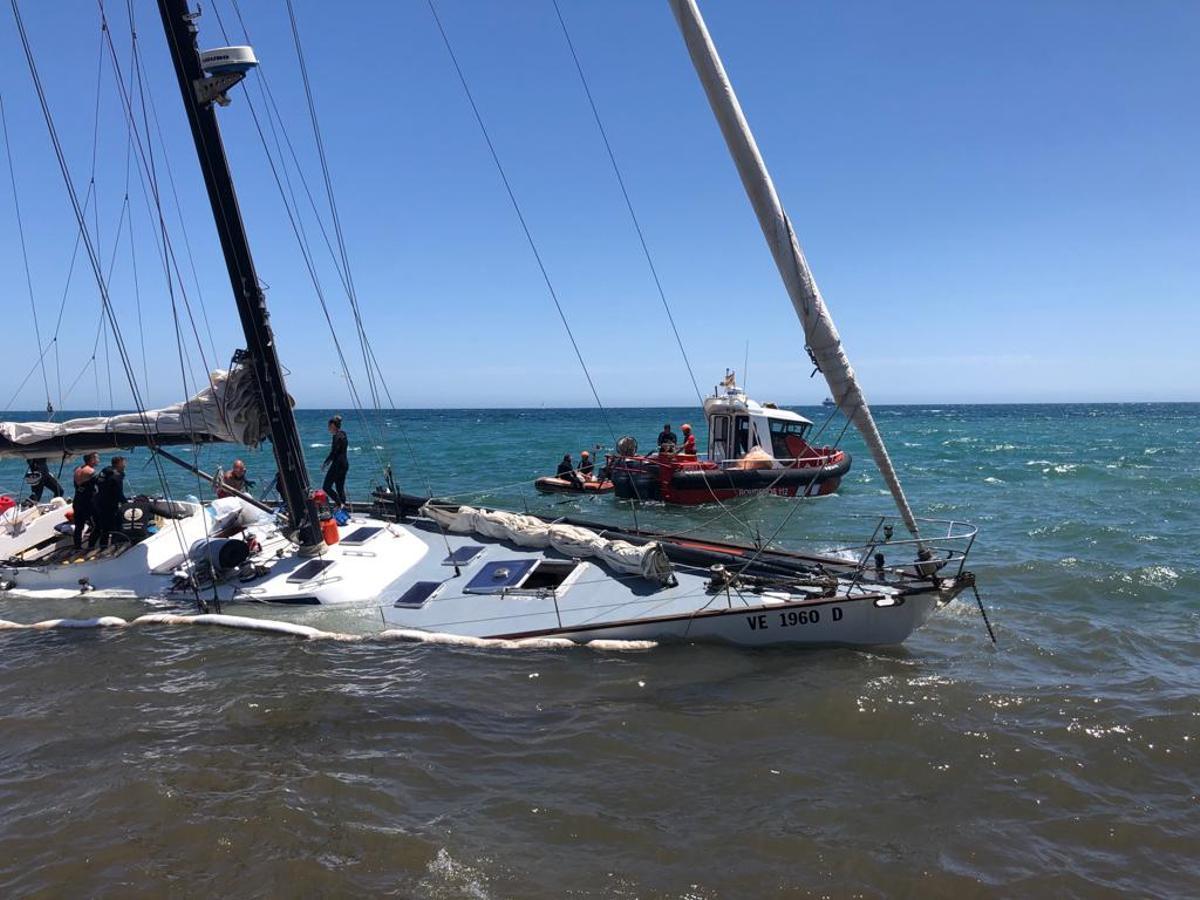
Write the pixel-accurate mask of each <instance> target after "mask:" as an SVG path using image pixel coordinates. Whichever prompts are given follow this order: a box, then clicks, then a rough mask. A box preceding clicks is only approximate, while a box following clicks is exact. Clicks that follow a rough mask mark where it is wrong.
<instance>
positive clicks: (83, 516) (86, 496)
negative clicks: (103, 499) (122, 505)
mask: <svg viewBox="0 0 1200 900" xmlns="http://www.w3.org/2000/svg"><path fill="white" fill-rule="evenodd" d="M98 465H100V454H99V453H88V454H87V455H86V456H84V457H83V462H81V463H80V464H79V465H77V466H76V467H75V475H74V477H73V479H72V480H73V481H74V483H75V499H74V500H73V501H72V502H71V508H72V510H73V511H74V514H73V517H72V521H73V522H74V523H75V535H74V544H75V549H76V550H79V549H80V548H81V547H82V546H83V529H85V528H90V529H91V530H92V534H91V536H90V537H89V538H88V549H91V548H92V547H95V546H96V542H97V541H99V540H100V530H99V529H98V528H97V527H96V522H95V516H96V466H98Z"/></svg>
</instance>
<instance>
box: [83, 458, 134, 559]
mask: <svg viewBox="0 0 1200 900" xmlns="http://www.w3.org/2000/svg"><path fill="white" fill-rule="evenodd" d="M128 502H129V498H127V497H126V496H125V457H123V456H114V457H113V458H112V462H111V463H110V464H109V465H107V466H105V467H104V469H103V471H101V472H100V474H99V476H97V478H96V513H95V515H96V530H95V532H93V534H95V535H96V537H97V538H99V537H103V538H105V539H106V540H107V539H108V538H109V537H110V536H111V535H113V534H119V533H121V504H123V503H128ZM88 545H89V546H94V544H93V543H92V540H91V539H89V540H88Z"/></svg>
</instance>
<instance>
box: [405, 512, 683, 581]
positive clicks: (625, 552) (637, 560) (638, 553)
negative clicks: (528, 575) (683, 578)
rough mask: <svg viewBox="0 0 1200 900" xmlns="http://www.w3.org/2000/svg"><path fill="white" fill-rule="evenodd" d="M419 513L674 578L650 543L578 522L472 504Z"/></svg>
mask: <svg viewBox="0 0 1200 900" xmlns="http://www.w3.org/2000/svg"><path fill="white" fill-rule="evenodd" d="M421 512H422V513H423V514H424V515H426V516H428V517H429V518H430V519H432V520H433V521H434V522H436V523H437V524H438V525H440V526H441V527H442V528H445V529H446V530H447V531H451V532H454V533H455V534H480V535H483V536H484V537H490V538H495V539H496V540H501V541H512V542H513V543H514V544H516V545H517V546H518V547H528V548H531V549H544V548H547V547H549V548H553V549H555V550H557V551H558V552H559V553H561V554H563V555H564V556H570V557H572V558H575V559H584V558H588V557H591V558H593V559H599V560H601V561H603V562H606V563H608V564H609V565H610V566H611V567H612V568H614V569H616V570H617V571H618V572H624V573H627V574H629V575H640V576H642V577H643V578H646V579H648V580H650V581H654V582H657V583H658V584H670V583H671V581H672V579H673V576H672V573H671V561H670V559H668V558H667V553H666V551H665V550H664V549H663V548H662V546H661V545H660V544H658V543H657V542H654V541H652V542H650V543H648V544H642V545H640V546H639V545H636V544H631V543H629V542H628V541H614V540H609V539H608V538H605V537H602V536H601V535H599V534H597V533H596V532H594V531H591V530H590V529H587V528H580V527H579V526H578V525H565V524H562V523H549V522H544V521H542V520H541V519H539V518H537V517H536V516H523V515H520V514H519V513H510V512H503V511H501V510H487V509H475V508H474V507H471V506H459V507H457V508H456V509H448V508H446V507H443V506H435V505H434V504H432V503H426V504H425V505H424V506H423V507H422V508H421Z"/></svg>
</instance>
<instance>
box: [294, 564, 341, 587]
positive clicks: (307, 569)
mask: <svg viewBox="0 0 1200 900" xmlns="http://www.w3.org/2000/svg"><path fill="white" fill-rule="evenodd" d="M332 565H333V560H332V559H310V560H309V561H308V562H306V563H305V564H304V565H302V566H301V567H300V568H298V569H297V570H296V571H295V572H293V573H292V574H291V575H289V576H288V581H289V582H291V583H292V584H298V583H299V582H301V581H312V580H313V579H314V578H316V577H317V576H318V575H320V574H321V573H322V572H324V571H325V570H326V569H328V568H329V567H330V566H332Z"/></svg>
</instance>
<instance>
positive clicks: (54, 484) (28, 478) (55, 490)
mask: <svg viewBox="0 0 1200 900" xmlns="http://www.w3.org/2000/svg"><path fill="white" fill-rule="evenodd" d="M25 483H26V484H28V485H29V489H30V490H29V499H30V500H32V501H33V502H34V503H41V502H42V492H43V491H45V490H46V488H50V493H52V494H54V496H55V497H61V496H62V495H63V489H62V485H61V484H59V483H58V479H57V478H55V477H54V476H53V475H51V474H50V467H49V466H47V465H46V458H45V457H44V456H39V457H38V458H37V459H31V460H29V472H28V473H26V475H25Z"/></svg>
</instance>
